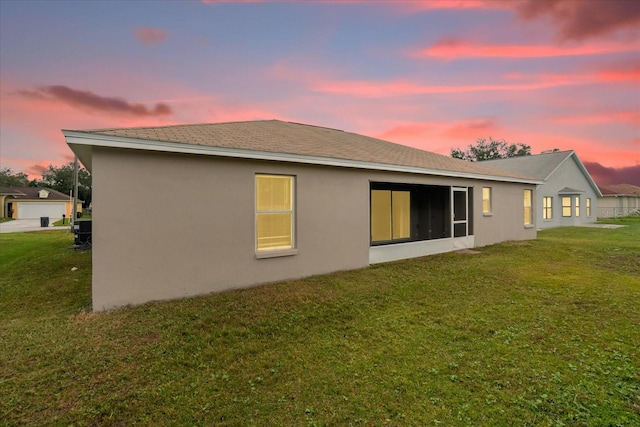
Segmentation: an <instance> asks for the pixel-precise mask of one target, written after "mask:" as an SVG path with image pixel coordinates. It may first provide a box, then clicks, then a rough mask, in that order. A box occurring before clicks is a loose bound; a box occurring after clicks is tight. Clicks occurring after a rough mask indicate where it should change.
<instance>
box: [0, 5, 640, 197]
mask: <svg viewBox="0 0 640 427" xmlns="http://www.w3.org/2000/svg"><path fill="white" fill-rule="evenodd" d="M0 83H1V86H0V138H1V146H0V148H1V149H0V161H1V163H2V167H10V168H12V169H13V170H15V171H25V172H28V173H30V174H32V176H37V175H39V173H40V172H41V170H42V168H44V167H46V166H47V165H48V164H50V163H51V164H56V165H59V164H62V163H65V162H67V161H69V159H70V156H71V152H70V150H69V149H68V148H67V147H66V145H65V143H64V138H63V136H62V133H61V132H60V130H61V129H63V128H64V129H86V128H89V129H91V128H104V127H128V126H155V125H170V124H178V123H202V122H223V121H237V120H258V119H273V118H275V119H281V120H290V121H296V122H303V123H309V124H315V125H320V126H327V127H332V128H339V129H344V130H348V131H352V132H357V133H362V134H365V135H369V136H374V137H379V138H383V139H386V140H389V141H393V142H397V143H400V144H406V145H410V146H413V147H417V148H422V149H425V150H429V151H434V152H437V153H441V154H446V155H448V154H449V152H450V149H451V148H457V147H459V148H465V147H466V146H468V145H469V144H473V143H475V141H476V140H477V139H478V138H489V137H492V138H494V139H505V140H507V141H508V142H512V143H515V142H521V143H525V144H528V145H530V146H531V147H532V151H533V152H534V153H539V152H541V151H543V150H548V149H553V148H559V149H562V150H565V149H575V150H576V151H577V153H578V155H579V157H580V158H581V159H582V161H583V162H585V164H586V165H587V166H588V167H589V170H590V171H592V174H593V175H594V177H595V178H596V180H598V179H599V180H601V182H602V181H604V180H605V179H606V180H608V181H616V182H618V181H620V182H622V181H626V182H630V181H633V180H636V181H638V182H636V184H637V185H640V6H639V5H638V3H636V2H634V1H631V0H615V1H607V2H604V1H598V0H580V1H575V0H549V1H545V2H535V1H533V2H532V1H529V0H524V1H514V2H505V1H491V0H489V1H484V0H434V1H412V2H355V1H352V2H348V1H347V2H280V3H273V2H241V3H232V2H217V1H128V2H127V1H117V2H116V1H113V2H110V1H42V2H39V1H12V0H8V1H7V0H3V1H2V2H0ZM602 183H605V182H602ZM609 183H614V182H609Z"/></svg>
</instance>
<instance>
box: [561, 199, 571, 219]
mask: <svg viewBox="0 0 640 427" xmlns="http://www.w3.org/2000/svg"><path fill="white" fill-rule="evenodd" d="M562 216H563V217H565V218H568V217H570V216H571V197H568V196H564V197H562Z"/></svg>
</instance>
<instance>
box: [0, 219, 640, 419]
mask: <svg viewBox="0 0 640 427" xmlns="http://www.w3.org/2000/svg"><path fill="white" fill-rule="evenodd" d="M609 222H617V223H624V224H626V225H627V227H625V228H621V229H615V230H611V229H595V228H561V229H554V230H547V231H543V232H540V233H539V238H538V239H537V240H536V241H530V242H514V243H505V244H501V245H495V246H491V247H486V248H481V249H480V250H479V251H480V253H478V254H463V253H449V254H443V255H438V256H431V257H427V258H422V259H416V260H409V261H401V262H395V263H389V264H384V265H376V266H373V267H370V268H367V269H363V270H358V271H350V272H342V273H336V274H331V275H326V276H321V277H313V278H308V279H304V280H296V281H290V282H285V283H278V284H273V285H268V286H261V287H256V288H253V289H248V290H242V291H234V292H227V293H222V294H217V295H210V296H205V297H200V298H190V299H185V300H181V301H171V302H159V303H150V304H146V305H143V306H138V307H134V308H127V309H121V310H115V311H111V312H106V313H100V314H92V313H89V312H88V310H89V308H90V277H91V260H90V256H91V255H90V253H89V252H78V251H74V250H72V249H69V247H70V245H71V243H72V239H73V236H72V235H71V234H70V233H68V232H65V231H51V232H38V233H27V234H2V235H0V261H1V262H0V425H65V426H67V425H75V426H84V425H87V426H89V425H90V426H93V425H101V426H102V425H107V426H111V425H113V426H122V425H153V426H156V425H160V426H162V425H180V426H183V425H220V426H272V425H273V426H281V425H282V426H322V425H327V426H335V425H339V426H342V425H345V426H347V425H354V426H386V425H390V426H405V425H409V426H430V425H431V426H435V425H443V426H496V425H497V426H515V425H517V426H532V425H536V426H618V425H620V426H637V425H640V243H639V242H640V219H638V218H635V219H624V220H618V221H609ZM73 267H77V270H75V271H72V268H73Z"/></svg>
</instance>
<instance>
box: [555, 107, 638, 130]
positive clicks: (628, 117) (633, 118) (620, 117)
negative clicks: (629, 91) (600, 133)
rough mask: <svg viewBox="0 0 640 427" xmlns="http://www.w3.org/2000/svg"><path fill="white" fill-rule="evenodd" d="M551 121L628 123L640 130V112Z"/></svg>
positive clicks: (578, 116) (577, 116)
mask: <svg viewBox="0 0 640 427" xmlns="http://www.w3.org/2000/svg"><path fill="white" fill-rule="evenodd" d="M550 120H552V121H554V122H556V123H567V124H598V123H626V124H628V125H631V126H634V127H638V128H640V111H638V110H631V111H613V112H603V113H596V114H583V115H563V116H554V117H551V118H550Z"/></svg>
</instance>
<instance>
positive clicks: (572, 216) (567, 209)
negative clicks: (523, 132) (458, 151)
mask: <svg viewBox="0 0 640 427" xmlns="http://www.w3.org/2000/svg"><path fill="white" fill-rule="evenodd" d="M481 163H482V164H483V165H486V166H491V167H494V168H499V169H503V170H505V171H511V172H519V173H522V174H524V175H527V176H531V177H533V178H535V179H537V180H539V181H542V183H541V184H539V185H538V187H537V189H536V190H537V191H536V210H535V217H536V223H537V226H538V228H539V229H544V228H551V227H560V226H571V225H581V224H589V223H594V222H596V221H597V216H598V214H597V212H596V202H597V199H598V197H601V196H602V194H601V193H600V189H599V188H598V186H597V185H596V183H595V182H594V181H593V179H592V178H591V176H590V175H589V172H587V169H586V168H585V167H584V165H583V164H582V162H581V161H580V159H579V158H578V155H577V154H576V152H575V151H573V150H569V151H556V152H552V153H544V154H538V155H535V156H519V157H509V158H506V159H497V160H487V161H484V162H481Z"/></svg>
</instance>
